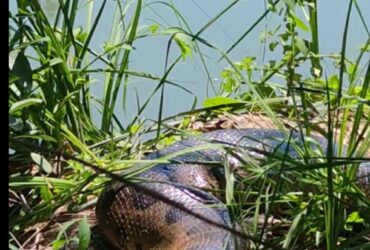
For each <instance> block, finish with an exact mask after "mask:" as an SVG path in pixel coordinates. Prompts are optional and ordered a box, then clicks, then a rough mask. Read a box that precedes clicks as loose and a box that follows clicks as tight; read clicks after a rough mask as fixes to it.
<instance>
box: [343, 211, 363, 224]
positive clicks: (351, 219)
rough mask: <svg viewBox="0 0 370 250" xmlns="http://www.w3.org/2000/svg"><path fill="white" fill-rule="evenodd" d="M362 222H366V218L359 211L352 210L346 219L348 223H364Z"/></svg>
mask: <svg viewBox="0 0 370 250" xmlns="http://www.w3.org/2000/svg"><path fill="white" fill-rule="evenodd" d="M362 222H364V219H363V218H361V217H360V214H359V213H358V211H355V212H352V213H351V214H350V215H349V216H348V218H347V220H346V223H362Z"/></svg>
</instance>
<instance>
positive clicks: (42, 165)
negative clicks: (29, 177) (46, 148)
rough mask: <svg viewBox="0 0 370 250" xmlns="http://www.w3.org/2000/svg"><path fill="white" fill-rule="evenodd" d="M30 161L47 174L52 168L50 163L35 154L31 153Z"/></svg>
mask: <svg viewBox="0 0 370 250" xmlns="http://www.w3.org/2000/svg"><path fill="white" fill-rule="evenodd" d="M31 158H32V160H33V161H34V162H35V163H36V164H37V165H38V166H39V167H40V168H41V169H42V170H43V171H44V172H45V173H47V174H50V173H51V171H52V167H51V165H50V163H49V162H48V161H47V160H46V159H45V158H44V157H43V156H42V155H39V154H37V153H31Z"/></svg>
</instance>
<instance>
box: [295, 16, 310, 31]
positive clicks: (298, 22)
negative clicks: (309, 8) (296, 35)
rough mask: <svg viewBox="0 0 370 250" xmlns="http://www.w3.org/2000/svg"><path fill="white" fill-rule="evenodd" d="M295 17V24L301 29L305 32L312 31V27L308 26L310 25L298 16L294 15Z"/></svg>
mask: <svg viewBox="0 0 370 250" xmlns="http://www.w3.org/2000/svg"><path fill="white" fill-rule="evenodd" d="M293 19H294V23H295V25H296V26H297V27H298V28H300V29H301V30H303V31H305V32H309V31H310V28H308V26H307V25H306V24H305V23H304V22H303V21H302V20H301V19H299V18H298V17H297V16H295V15H293Z"/></svg>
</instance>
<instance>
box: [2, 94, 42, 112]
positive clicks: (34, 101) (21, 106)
mask: <svg viewBox="0 0 370 250" xmlns="http://www.w3.org/2000/svg"><path fill="white" fill-rule="evenodd" d="M42 102H43V100H42V99H38V98H28V99H25V100H22V101H19V102H16V103H13V105H12V106H11V107H10V110H9V113H10V114H14V113H16V112H17V111H19V110H22V109H24V108H27V107H29V106H32V105H36V104H40V103H42Z"/></svg>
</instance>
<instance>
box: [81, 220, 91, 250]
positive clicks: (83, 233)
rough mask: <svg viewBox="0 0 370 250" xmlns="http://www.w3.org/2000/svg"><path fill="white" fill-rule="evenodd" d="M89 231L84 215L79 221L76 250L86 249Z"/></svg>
mask: <svg viewBox="0 0 370 250" xmlns="http://www.w3.org/2000/svg"><path fill="white" fill-rule="evenodd" d="M90 237H91V231H90V225H89V223H88V222H87V219H86V217H84V218H83V219H82V220H81V221H80V225H79V229H78V238H79V242H78V250H85V249H88V247H89V243H90Z"/></svg>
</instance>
